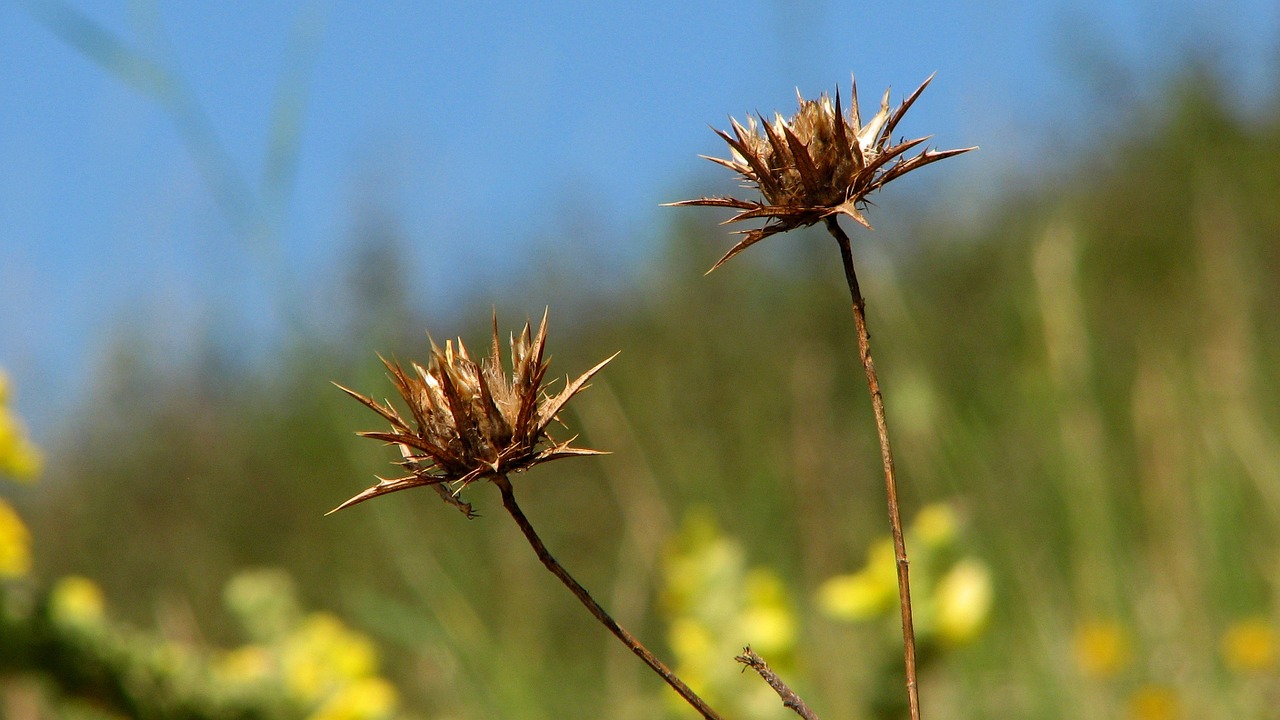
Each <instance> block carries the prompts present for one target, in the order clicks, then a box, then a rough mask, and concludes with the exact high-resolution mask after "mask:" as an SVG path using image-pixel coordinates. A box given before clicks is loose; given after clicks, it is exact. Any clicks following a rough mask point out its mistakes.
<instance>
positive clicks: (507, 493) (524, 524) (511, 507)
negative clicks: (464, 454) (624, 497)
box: [493, 475, 721, 720]
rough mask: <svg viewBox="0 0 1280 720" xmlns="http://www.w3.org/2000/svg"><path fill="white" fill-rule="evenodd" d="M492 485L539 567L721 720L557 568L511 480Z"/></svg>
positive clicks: (712, 719) (711, 719)
mask: <svg viewBox="0 0 1280 720" xmlns="http://www.w3.org/2000/svg"><path fill="white" fill-rule="evenodd" d="M493 483H494V484H495V485H497V486H498V489H499V490H500V491H502V506H503V507H504V508H506V509H507V512H508V513H510V514H511V517H512V519H514V520H515V521H516V525H519V526H520V532H522V533H524V536H525V539H526V540H528V541H529V544H530V545H531V546H533V551H534V553H536V554H537V556H538V559H539V560H541V561H542V564H543V565H545V566H546V567H547V569H548V570H550V571H551V574H552V575H555V576H556V577H557V578H559V579H560V582H562V583H564V585H565V587H567V588H569V592H572V593H573V595H574V597H576V598H578V601H579V602H581V603H582V604H583V605H585V606H586V608H587V610H589V611H590V612H591V614H592V615H593V616H594V617H595V619H596V620H599V621H600V624H602V625H604V626H605V627H607V628H609V631H610V632H612V633H613V634H614V635H615V636H617V638H618V639H619V640H621V641H622V644H623V645H626V646H627V648H628V649H629V650H631V652H633V653H635V655H636V656H637V657H639V658H640V659H641V660H643V661H644V663H645V664H646V665H648V666H649V667H650V668H651V669H652V670H653V671H654V672H656V673H658V675H660V676H661V677H662V679H663V680H665V681H666V682H667V684H668V685H670V686H671V687H672V689H674V690H675V691H676V692H677V693H679V694H680V697H682V698H684V701H685V702H687V703H689V704H690V705H692V706H693V707H694V709H695V710H697V711H698V712H700V713H702V717H704V718H707V720H721V718H720V715H719V714H718V713H716V711H715V710H712V709H711V707H710V706H709V705H707V703H706V702H705V701H704V700H703V699H702V698H700V697H698V695H697V694H696V693H694V692H693V690H690V689H689V686H688V685H685V684H684V681H683V680H681V679H680V678H679V677H677V676H676V674H675V673H674V672H672V671H671V668H669V667H667V666H666V665H665V664H663V662H662V661H661V660H659V659H658V658H657V657H656V656H654V654H653V653H651V652H649V649H648V648H646V647H645V646H644V645H643V644H641V642H640V641H639V640H637V639H636V638H635V636H633V635H632V634H631V633H629V632H627V631H626V630H625V629H624V628H623V627H622V626H621V625H619V624H618V623H617V622H616V621H615V620H614V619H613V618H612V617H610V616H609V613H607V612H605V610H604V608H603V607H601V606H600V603H598V602H596V601H595V598H593V597H591V594H590V593H588V592H587V589H586V588H584V587H582V585H581V584H580V583H579V582H578V581H577V580H575V579H574V578H573V576H572V575H570V574H569V571H568V570H565V569H564V566H563V565H561V564H560V562H559V561H558V560H556V559H555V557H554V556H553V555H552V554H551V552H550V551H548V550H547V546H546V545H544V544H543V543H542V538H540V537H538V533H537V531H536V530H534V529H533V525H532V524H531V523H530V522H529V518H527V517H525V515H524V512H523V511H522V510H521V509H520V506H519V505H518V504H517V503H516V495H515V491H514V490H512V488H511V481H510V480H508V479H507V477H506V476H505V475H499V476H498V477H495V478H494V479H493Z"/></svg>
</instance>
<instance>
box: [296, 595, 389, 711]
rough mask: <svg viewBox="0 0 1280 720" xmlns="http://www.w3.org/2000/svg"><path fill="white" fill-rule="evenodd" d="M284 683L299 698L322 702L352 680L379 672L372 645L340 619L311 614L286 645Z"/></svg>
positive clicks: (327, 614)
mask: <svg viewBox="0 0 1280 720" xmlns="http://www.w3.org/2000/svg"><path fill="white" fill-rule="evenodd" d="M283 662H284V672H285V681H286V682H287V683H288V685H289V688H290V690H292V691H293V692H294V693H295V694H297V695H298V696H299V697H303V698H310V699H314V698H319V697H322V696H324V695H325V694H326V693H328V692H330V691H332V690H333V689H334V688H336V687H339V686H342V685H344V684H346V683H348V682H350V681H351V680H357V679H361V678H365V677H369V676H372V675H373V674H374V673H376V672H377V664H378V658H377V653H376V651H375V650H374V647H373V643H372V642H370V640H369V639H368V638H367V637H365V636H364V635H361V634H360V633H357V632H354V631H352V630H350V629H348V628H347V627H346V626H345V625H343V624H342V621H341V620H339V619H338V618H337V617H335V616H333V615H331V614H329V613H324V612H317V613H312V614H311V615H309V616H308V617H307V619H306V620H305V621H304V622H303V624H302V626H301V627H299V628H298V630H297V631H296V632H295V633H294V634H293V635H292V636H291V637H290V638H289V639H288V640H287V641H286V647H285V651H284V653H283Z"/></svg>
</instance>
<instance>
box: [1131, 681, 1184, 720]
mask: <svg viewBox="0 0 1280 720" xmlns="http://www.w3.org/2000/svg"><path fill="white" fill-rule="evenodd" d="M1180 716H1181V713H1180V712H1179V703H1178V695H1177V693H1175V692H1174V691H1173V688H1169V687H1166V686H1164V685H1143V686H1142V687H1140V688H1138V689H1137V691H1135V692H1134V693H1133V695H1131V696H1130V697H1129V717H1130V718H1132V719H1133V720H1175V719H1176V718H1178V717H1180Z"/></svg>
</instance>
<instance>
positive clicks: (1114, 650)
mask: <svg viewBox="0 0 1280 720" xmlns="http://www.w3.org/2000/svg"><path fill="white" fill-rule="evenodd" d="M1075 655H1076V663H1077V664H1079V666H1080V670H1081V671H1082V672H1084V674H1086V675H1089V676H1091V677H1096V678H1108V677H1113V676H1115V675H1116V673H1118V672H1120V670H1122V669H1124V667H1125V665H1127V664H1128V662H1129V635H1128V633H1127V632H1125V629H1124V628H1123V627H1122V626H1121V625H1120V623H1118V622H1115V621H1114V620H1093V621H1090V622H1087V623H1084V624H1082V625H1081V626H1080V627H1078V628H1076V634H1075Z"/></svg>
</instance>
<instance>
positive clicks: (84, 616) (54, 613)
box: [49, 575, 106, 626]
mask: <svg viewBox="0 0 1280 720" xmlns="http://www.w3.org/2000/svg"><path fill="white" fill-rule="evenodd" d="M105 608H106V601H105V600H104V599H103V595H102V588H100V587H98V584H97V583H95V582H94V581H92V580H90V579H88V578H84V577H80V576H78V575H68V576H66V577H63V578H59V579H58V581H57V582H56V583H54V585H53V590H52V591H51V592H50V595H49V614H50V616H51V617H52V618H53V620H54V622H57V623H62V624H65V625H77V626H88V625H96V624H98V623H99V622H101V621H102V617H103V615H104V614H105Z"/></svg>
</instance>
